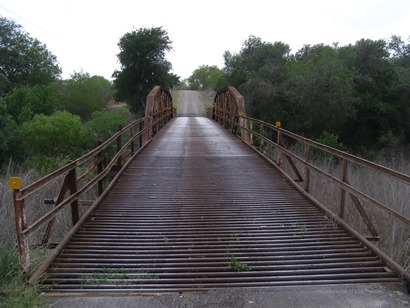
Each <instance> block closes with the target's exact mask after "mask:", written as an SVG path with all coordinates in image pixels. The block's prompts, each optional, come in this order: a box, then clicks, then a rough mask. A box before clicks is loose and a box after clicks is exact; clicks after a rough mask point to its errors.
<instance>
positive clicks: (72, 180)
mask: <svg viewBox="0 0 410 308" xmlns="http://www.w3.org/2000/svg"><path fill="white" fill-rule="evenodd" d="M68 187H69V190H70V194H75V193H76V192H77V172H76V168H73V169H71V170H70V171H69V173H68ZM71 218H72V222H73V226H74V225H75V224H76V223H77V221H78V220H79V219H80V213H79V211H78V199H76V200H74V201H73V202H72V203H71Z"/></svg>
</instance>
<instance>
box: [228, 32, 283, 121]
mask: <svg viewBox="0 0 410 308" xmlns="http://www.w3.org/2000/svg"><path fill="white" fill-rule="evenodd" d="M289 52H290V48H289V46H288V45H287V44H284V43H282V42H275V43H273V44H272V43H268V42H262V40H261V39H260V38H257V37H255V36H250V37H249V38H248V40H246V41H245V42H244V44H243V46H242V49H241V51H240V52H239V53H238V54H231V53H230V52H225V55H224V58H225V68H224V71H225V73H226V78H227V80H228V83H229V84H231V85H234V86H235V87H236V88H237V89H238V90H239V91H240V92H241V93H242V94H243V95H244V96H245V102H246V105H247V106H246V108H247V113H248V114H249V115H251V116H253V117H256V118H262V119H264V120H265V121H268V122H269V121H274V120H277V119H279V118H280V117H278V114H280V113H282V110H283V109H284V108H285V106H283V94H282V88H281V84H282V83H283V81H284V80H285V72H286V71H285V64H286V62H287V59H288V57H289Z"/></svg>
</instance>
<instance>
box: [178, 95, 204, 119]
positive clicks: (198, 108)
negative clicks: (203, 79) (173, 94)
mask: <svg viewBox="0 0 410 308" xmlns="http://www.w3.org/2000/svg"><path fill="white" fill-rule="evenodd" d="M177 100H178V110H177V116H178V117H203V116H205V115H206V106H205V103H204V102H203V101H202V100H201V98H200V92H199V91H192V90H181V91H179V93H178V98H177Z"/></svg>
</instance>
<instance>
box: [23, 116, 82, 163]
mask: <svg viewBox="0 0 410 308" xmlns="http://www.w3.org/2000/svg"><path fill="white" fill-rule="evenodd" d="M18 133H19V139H20V146H21V152H22V154H23V155H24V157H25V158H28V157H31V156H35V155H44V156H46V157H64V156H69V157H71V158H75V157H77V156H78V155H79V154H81V152H82V151H83V150H84V149H85V148H86V147H87V144H88V141H89V139H88V138H87V137H88V136H87V132H86V130H85V128H84V127H83V126H82V124H81V121H80V117H78V116H76V115H73V114H71V113H69V112H67V111H57V112H55V113H54V114H52V115H50V116H46V115H36V116H34V118H33V120H31V121H30V122H25V123H23V124H22V125H21V127H20V128H19V130H18Z"/></svg>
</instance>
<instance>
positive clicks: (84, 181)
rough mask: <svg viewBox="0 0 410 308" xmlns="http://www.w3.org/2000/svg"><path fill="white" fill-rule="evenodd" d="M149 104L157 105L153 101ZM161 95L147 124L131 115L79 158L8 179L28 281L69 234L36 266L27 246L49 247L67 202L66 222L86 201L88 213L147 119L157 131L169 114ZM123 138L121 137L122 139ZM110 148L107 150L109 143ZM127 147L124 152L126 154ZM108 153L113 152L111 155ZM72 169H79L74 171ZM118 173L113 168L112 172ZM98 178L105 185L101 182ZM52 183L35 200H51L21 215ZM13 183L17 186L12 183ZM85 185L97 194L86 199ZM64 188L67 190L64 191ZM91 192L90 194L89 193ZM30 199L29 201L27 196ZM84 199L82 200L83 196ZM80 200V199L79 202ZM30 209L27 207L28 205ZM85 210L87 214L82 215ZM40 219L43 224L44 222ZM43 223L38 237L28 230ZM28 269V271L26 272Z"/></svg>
mask: <svg viewBox="0 0 410 308" xmlns="http://www.w3.org/2000/svg"><path fill="white" fill-rule="evenodd" d="M163 93H164V91H162V90H161V91H159V92H158V95H160V96H163V95H164V94H163ZM155 104H158V105H160V106H159V107H158V106H156V105H155ZM164 106H165V105H164V100H159V99H157V98H155V97H154V107H153V108H154V109H155V111H156V113H155V114H154V117H155V122H153V123H151V122H150V121H148V123H147V126H145V125H144V123H145V122H146V119H147V117H144V118H141V119H137V120H135V121H133V122H131V123H129V124H128V125H127V126H126V127H124V128H123V129H122V128H120V130H119V131H118V132H117V133H115V134H114V135H113V136H111V137H110V138H109V139H107V140H105V141H104V142H99V144H98V146H97V147H96V148H94V149H93V150H91V151H89V152H88V153H86V154H85V155H83V156H81V157H80V158H78V159H76V160H74V161H72V162H70V163H69V164H67V165H66V166H64V167H62V168H60V169H58V170H56V171H54V172H52V173H51V174H49V175H46V176H45V177H43V178H41V179H39V180H38V181H36V182H34V183H32V184H29V185H28V186H26V187H24V188H22V189H20V185H17V184H13V183H17V182H18V181H16V180H13V181H12V184H13V185H11V186H10V188H12V189H14V208H15V217H16V219H15V221H16V233H17V246H18V248H19V254H20V267H21V268H22V269H23V270H24V272H25V274H26V277H27V278H29V279H30V281H35V280H36V279H37V278H39V276H40V275H41V273H42V271H44V270H45V269H46V268H47V266H48V264H50V262H51V259H50V258H52V257H53V256H56V255H57V254H58V252H59V251H58V249H61V247H63V246H62V243H65V242H66V241H68V239H69V238H68V239H67V236H68V237H69V236H71V234H73V230H74V229H75V227H74V228H73V229H71V230H70V231H69V232H68V233H67V235H66V237H65V238H64V240H63V241H62V242H61V243H60V244H58V245H57V247H56V248H55V250H54V252H52V253H51V254H50V256H51V257H49V259H47V261H46V262H45V263H44V264H43V265H40V267H39V269H35V268H33V269H31V268H30V265H31V263H30V249H29V248H31V247H51V246H53V245H46V244H47V243H48V241H49V239H50V237H51V233H52V232H53V226H54V225H55V222H56V217H57V216H58V215H61V214H62V213H63V212H62V210H63V209H64V208H66V207H67V206H68V205H71V206H70V209H71V216H72V224H73V225H74V226H77V225H78V223H79V222H81V221H83V219H84V216H82V217H80V214H81V213H80V209H79V207H80V206H81V205H84V204H86V205H87V206H90V204H92V205H91V206H90V208H89V210H87V211H86V212H85V213H86V214H87V213H88V214H89V213H90V209H93V208H94V207H95V204H94V203H95V202H96V201H97V200H100V199H101V196H103V195H105V194H106V193H107V190H108V189H109V188H110V187H112V185H111V182H110V181H113V180H114V179H116V176H115V177H114V179H112V176H113V174H115V173H116V172H117V171H119V172H121V170H123V169H124V168H121V167H122V166H128V164H129V163H130V161H132V158H133V157H134V156H135V155H136V154H137V153H139V152H140V151H141V150H142V149H143V148H144V147H145V146H146V145H147V144H149V142H150V139H148V140H143V139H142V135H143V134H145V133H146V132H147V131H151V130H152V129H153V128H152V127H153V125H155V131H157V132H158V131H159V130H160V129H161V128H162V127H164V125H165V124H166V123H167V122H168V121H169V119H171V118H172V117H173V116H174V114H175V110H173V109H172V108H166V109H165V110H164V109H162V108H165V107H164ZM129 131H132V132H133V133H131V134H130V136H127V138H122V136H123V135H124V134H127V133H128V132H129ZM125 139H126V140H127V141H125V142H124V140H125ZM137 140H138V149H135V141H137ZM113 148H114V149H115V148H116V150H117V151H116V153H115V154H113V153H112V152H111V150H110V149H113ZM128 153H130V154H128ZM112 156H113V157H112ZM95 168H97V174H96V175H95V174H93V173H92V171H93V170H94V169H95ZM77 170H78V172H79V175H77ZM117 174H118V173H117ZM104 183H107V186H106V187H104ZM55 184H57V185H58V186H60V190H59V192H58V193H57V196H56V197H54V198H51V199H50V198H49V197H48V198H47V199H43V200H40V205H47V204H49V205H53V206H52V208H51V209H49V210H48V211H46V212H45V211H43V210H41V211H38V214H37V215H30V220H29V221H26V219H25V212H26V207H27V206H31V207H33V206H36V204H34V203H35V202H37V201H36V200H37V198H38V197H37V195H36V193H38V192H41V191H48V190H50V188H52V187H53V186H54V185H55ZM17 187H18V189H16V188H17ZM90 190H95V194H94V195H97V196H98V198H97V199H96V200H89V196H87V195H85V193H87V192H88V191H90ZM67 192H69V196H66V193H67ZM91 195H92V194H91ZM27 198H30V200H29V202H27V204H26V202H25V200H26V199H27ZM33 199H34V201H33ZM85 199H86V200H85ZM83 201H85V202H83ZM32 212H33V211H32ZM88 214H87V215H88ZM45 224H47V225H46V226H45ZM43 229H45V234H44V235H43V236H42V237H39V236H37V235H34V231H37V230H40V231H42V230H43ZM59 236H60V235H59ZM32 272H34V274H32Z"/></svg>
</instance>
